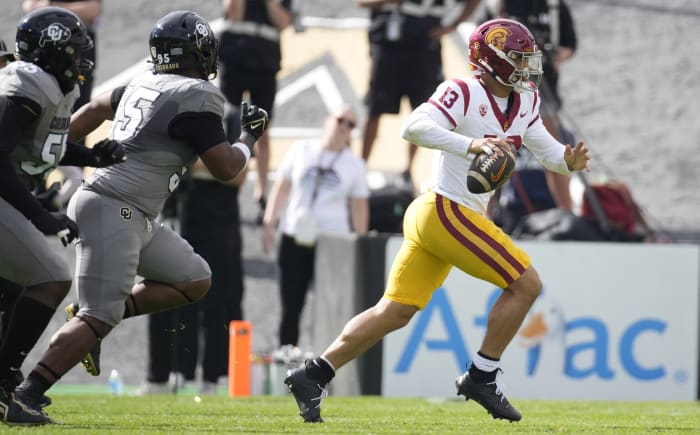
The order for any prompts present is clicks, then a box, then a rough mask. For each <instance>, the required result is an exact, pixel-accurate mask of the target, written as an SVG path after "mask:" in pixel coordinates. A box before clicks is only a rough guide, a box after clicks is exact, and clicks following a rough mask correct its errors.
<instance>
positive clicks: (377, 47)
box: [357, 0, 479, 181]
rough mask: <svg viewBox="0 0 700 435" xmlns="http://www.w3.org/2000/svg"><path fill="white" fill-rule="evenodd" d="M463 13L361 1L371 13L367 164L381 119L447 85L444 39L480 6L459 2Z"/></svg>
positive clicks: (406, 0) (401, 0)
mask: <svg viewBox="0 0 700 435" xmlns="http://www.w3.org/2000/svg"><path fill="white" fill-rule="evenodd" d="M457 3H458V6H459V5H460V4H461V9H455V10H447V8H446V7H445V3H443V2H439V1H424V0H357V4H358V5H359V6H360V7H363V8H367V9H369V10H370V11H371V12H370V19H371V24H370V27H369V43H370V57H371V60H372V66H371V71H370V82H369V89H368V91H367V96H366V100H365V103H366V105H367V112H368V113H367V114H368V118H367V122H366V123H365V126H364V130H363V132H362V158H363V159H364V160H368V159H369V156H370V154H371V153H372V147H373V145H374V141H375V139H376V138H377V131H378V129H379V119H380V118H381V116H382V115H383V114H385V113H399V109H400V104H401V98H402V97H403V96H407V97H408V99H409V101H410V103H411V107H412V108H416V107H417V106H418V105H420V104H421V103H422V102H424V101H426V100H427V99H428V97H429V96H430V95H431V94H432V92H433V90H434V89H435V87H436V86H437V85H438V84H439V83H440V82H441V81H442V80H443V74H442V53H441V43H440V39H441V38H442V36H443V35H446V34H448V33H450V32H452V31H453V30H455V29H456V28H457V25H458V24H459V23H461V22H462V21H463V20H465V19H466V18H467V17H469V16H470V15H471V14H472V12H473V11H474V9H475V8H476V6H478V4H479V0H463V1H459V2H457ZM416 150H417V148H416V146H415V145H414V144H408V160H407V165H406V169H405V171H404V172H403V174H402V175H403V177H404V179H405V180H406V181H410V179H411V166H412V164H413V160H414V158H415V155H416Z"/></svg>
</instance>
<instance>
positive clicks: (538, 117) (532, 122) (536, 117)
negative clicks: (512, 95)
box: [527, 114, 540, 128]
mask: <svg viewBox="0 0 700 435" xmlns="http://www.w3.org/2000/svg"><path fill="white" fill-rule="evenodd" d="M538 119H540V115H539V114H538V115H537V116H535V119H533V120H532V121H530V123H529V124H528V125H527V127H528V128H530V127H531V126H532V124H534V123H535V121H537V120H538Z"/></svg>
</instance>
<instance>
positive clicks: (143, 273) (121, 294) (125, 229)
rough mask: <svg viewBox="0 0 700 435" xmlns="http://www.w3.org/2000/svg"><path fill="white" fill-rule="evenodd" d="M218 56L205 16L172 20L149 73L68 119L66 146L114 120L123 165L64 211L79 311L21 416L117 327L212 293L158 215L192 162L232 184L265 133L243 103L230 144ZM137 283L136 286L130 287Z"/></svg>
mask: <svg viewBox="0 0 700 435" xmlns="http://www.w3.org/2000/svg"><path fill="white" fill-rule="evenodd" d="M217 48H218V41H217V39H216V37H215V36H214V34H213V32H212V30H211V28H210V27H209V24H208V23H207V22H206V21H205V20H204V19H203V18H202V17H200V16H199V15H197V14H195V13H193V12H189V11H177V12H172V13H170V14H168V15H166V16H165V17H163V18H161V19H160V20H159V21H158V22H157V23H156V25H155V27H154V28H153V30H152V31H151V36H150V54H151V60H152V62H153V72H144V73H142V74H140V75H139V76H137V77H136V78H134V79H133V80H132V81H131V82H130V83H129V84H128V85H127V86H126V88H121V89H116V90H114V91H112V92H111V93H108V94H107V95H102V96H100V97H97V98H96V99H95V100H94V101H92V102H91V103H89V104H88V105H86V106H83V107H82V108H81V109H79V110H78V111H77V112H76V113H75V114H74V115H73V117H72V119H71V139H79V138H81V137H83V136H84V135H86V134H87V133H89V132H91V131H92V130H94V129H95V128H96V127H97V126H99V125H100V124H101V123H102V122H103V121H104V120H105V119H112V120H113V122H112V129H111V131H110V137H111V138H112V139H115V140H118V141H120V142H121V143H122V144H123V146H124V149H125V151H126V155H127V157H128V160H127V161H126V162H124V163H123V164H120V165H115V166H111V167H109V168H102V169H98V170H96V171H95V172H94V173H93V175H92V176H91V177H90V178H89V179H88V180H87V181H86V182H85V183H84V185H83V186H82V187H81V188H80V189H79V190H78V191H77V192H76V194H75V195H74V196H73V198H72V199H71V202H70V204H69V206H68V214H69V215H70V216H71V218H73V219H75V221H76V222H77V223H78V225H79V226H80V236H79V238H78V243H77V253H76V255H77V264H78V265H79V267H78V268H77V278H76V279H77V289H78V301H79V307H80V309H79V310H78V311H77V313H75V316H74V317H73V318H72V319H70V320H69V321H68V322H67V323H66V324H65V325H64V326H63V327H62V328H61V329H60V330H59V331H58V332H56V334H55V335H54V336H53V338H52V340H51V343H50V344H49V348H48V350H47V351H46V352H45V353H44V355H43V356H42V358H41V360H40V361H39V362H38V363H37V365H36V366H35V367H34V369H33V370H32V372H31V373H30V374H29V375H28V376H27V379H26V380H25V381H24V382H23V383H22V384H21V385H20V386H18V387H17V388H16V389H15V400H17V401H19V402H21V403H22V404H23V405H24V406H25V408H24V409H25V410H26V412H34V413H40V412H42V411H41V409H40V402H41V397H42V396H43V394H44V393H45V392H46V390H48V389H49V388H50V387H51V386H52V385H53V384H54V383H55V382H56V381H57V380H58V379H59V378H60V377H61V376H62V375H63V374H65V373H66V372H67V371H68V370H70V369H71V368H72V367H73V366H75V365H76V364H77V363H78V362H80V361H81V360H83V359H84V358H85V356H86V354H91V355H93V356H96V355H97V353H96V352H95V346H99V343H100V340H101V339H102V338H103V337H104V336H105V335H107V334H108V333H109V331H110V330H111V329H112V328H114V327H115V326H116V325H117V324H118V323H119V322H120V321H121V320H122V319H123V318H126V317H132V316H136V315H140V314H148V313H153V312H158V311H164V310H167V309H171V308H174V307H177V306H181V305H185V304H188V303H191V302H194V301H196V300H198V299H200V298H202V297H203V296H204V295H205V294H206V292H207V290H208V289H209V286H210V284H211V272H210V269H209V266H208V265H207V263H206V262H205V261H204V260H203V259H202V258H201V257H200V256H199V255H197V254H196V253H195V252H194V250H193V249H192V247H191V246H190V245H189V244H188V243H187V241H185V240H184V239H183V238H182V237H180V235H179V234H177V233H176V232H174V231H173V230H172V229H171V228H170V227H168V226H166V225H163V224H161V223H160V222H159V221H156V220H155V218H156V217H157V216H158V214H159V212H160V211H161V209H162V207H163V205H164V203H165V200H166V199H167V198H168V197H169V196H170V194H171V192H172V191H173V190H175V188H176V187H177V185H178V184H179V181H180V179H181V177H182V175H183V174H184V173H185V172H187V171H188V170H189V168H190V167H191V166H192V164H193V163H194V162H195V161H196V159H197V157H200V158H201V159H202V161H203V162H204V164H205V165H206V166H207V168H208V169H209V171H210V172H211V173H212V175H214V177H216V178H217V179H219V180H222V181H227V180H231V179H233V178H234V177H235V176H236V175H238V174H239V172H240V171H241V170H242V169H243V168H245V166H246V164H247V162H248V160H249V159H250V150H251V148H252V147H253V145H254V144H255V141H256V140H257V139H258V138H259V137H260V136H261V135H262V134H263V132H264V131H265V129H266V127H267V122H268V116H267V113H266V112H265V111H264V110H262V109H259V108H257V107H255V106H248V105H247V104H245V103H243V104H242V111H241V130H242V134H241V136H240V138H239V141H238V142H236V143H234V144H233V145H231V144H229V143H228V141H227V140H226V135H225V133H224V128H223V122H222V116H223V113H224V102H225V98H224V96H223V95H222V94H221V92H220V91H219V90H218V88H216V87H215V86H214V85H213V84H211V83H210V82H209V81H208V80H209V79H211V78H213V77H214V76H215V75H216V71H217V57H218V55H217ZM115 106H116V109H115ZM137 274H138V276H140V277H143V280H141V281H140V282H138V283H136V284H135V285H134V279H135V277H136V275H137ZM43 415H44V416H45V417H46V422H50V419H49V418H48V416H46V415H45V414H43Z"/></svg>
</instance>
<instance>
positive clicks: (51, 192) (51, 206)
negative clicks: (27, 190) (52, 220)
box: [34, 181, 61, 211]
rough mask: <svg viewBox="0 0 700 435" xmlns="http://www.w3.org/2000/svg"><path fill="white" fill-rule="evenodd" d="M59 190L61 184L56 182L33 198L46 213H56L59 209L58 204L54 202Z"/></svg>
mask: <svg viewBox="0 0 700 435" xmlns="http://www.w3.org/2000/svg"><path fill="white" fill-rule="evenodd" d="M60 190H61V183H60V182H58V181H56V182H55V183H53V184H51V186H49V188H48V189H46V190H45V191H43V192H41V193H37V194H36V195H35V196H34V197H35V198H36V199H37V201H39V203H41V206H42V207H44V209H46V210H48V211H58V209H59V208H60V207H61V206H60V204H58V203H57V202H56V195H58V192H59V191H60Z"/></svg>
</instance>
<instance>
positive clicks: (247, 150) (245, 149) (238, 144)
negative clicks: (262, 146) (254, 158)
mask: <svg viewBox="0 0 700 435" xmlns="http://www.w3.org/2000/svg"><path fill="white" fill-rule="evenodd" d="M231 146H232V147H233V148H236V149H237V150H240V152H242V153H243V157H245V164H246V165H247V164H248V162H249V161H250V148H248V145H246V144H244V143H241V142H235V143H234V144H233V145H231Z"/></svg>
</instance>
